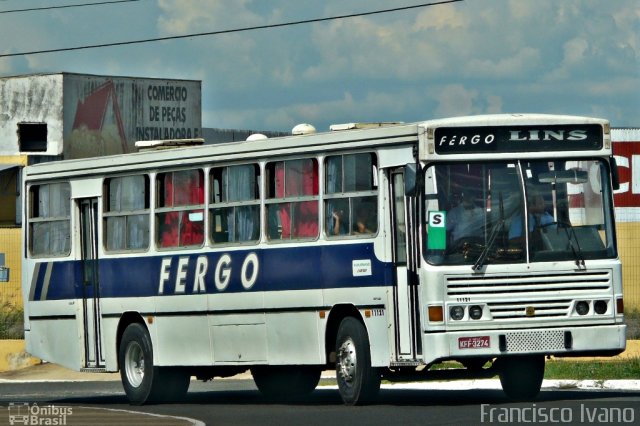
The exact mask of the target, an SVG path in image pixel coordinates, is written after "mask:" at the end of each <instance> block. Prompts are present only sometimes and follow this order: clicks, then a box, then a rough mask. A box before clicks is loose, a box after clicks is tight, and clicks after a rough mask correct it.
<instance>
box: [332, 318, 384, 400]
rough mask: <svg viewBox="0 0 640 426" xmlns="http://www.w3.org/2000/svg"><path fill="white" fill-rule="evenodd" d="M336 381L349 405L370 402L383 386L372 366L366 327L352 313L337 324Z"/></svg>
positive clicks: (376, 370)
mask: <svg viewBox="0 0 640 426" xmlns="http://www.w3.org/2000/svg"><path fill="white" fill-rule="evenodd" d="M336 381H337V382H338V390H339V392H340V396H341V397H342V400H343V401H344V403H345V404H346V405H362V404H368V403H371V402H373V401H375V399H376V397H377V395H378V392H379V390H380V371H379V370H378V369H377V368H374V367H372V366H371V353H370V345H369V336H368V335H367V330H366V328H365V327H364V324H362V323H361V322H360V321H358V320H357V319H355V318H353V317H347V318H345V319H343V320H342V322H341V323H340V327H339V328H338V334H337V337H336Z"/></svg>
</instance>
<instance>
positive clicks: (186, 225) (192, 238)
mask: <svg viewBox="0 0 640 426" xmlns="http://www.w3.org/2000/svg"><path fill="white" fill-rule="evenodd" d="M175 189H176V191H178V193H179V194H182V196H183V197H184V199H183V200H180V201H183V202H182V203H181V204H184V205H194V204H203V203H204V174H203V173H202V172H201V171H200V170H194V171H189V172H185V173H184V178H183V179H179V185H176V188H175ZM181 198H182V197H181ZM181 224H182V225H181V229H180V245H181V246H190V245H198V244H202V241H203V240H204V212H203V210H191V211H186V212H182V221H181Z"/></svg>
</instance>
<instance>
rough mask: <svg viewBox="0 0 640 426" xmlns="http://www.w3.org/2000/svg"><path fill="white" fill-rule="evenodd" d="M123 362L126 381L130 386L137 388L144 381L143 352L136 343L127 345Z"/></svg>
mask: <svg viewBox="0 0 640 426" xmlns="http://www.w3.org/2000/svg"><path fill="white" fill-rule="evenodd" d="M124 361H125V366H124V368H125V372H126V374H127V380H128V381H129V384H130V385H131V386H133V387H136V388H137V387H138V386H140V385H141V384H142V380H143V379H144V352H143V351H142V346H140V344H139V343H138V342H131V343H129V346H127V353H126V355H125V360H124Z"/></svg>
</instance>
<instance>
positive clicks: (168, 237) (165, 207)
mask: <svg viewBox="0 0 640 426" xmlns="http://www.w3.org/2000/svg"><path fill="white" fill-rule="evenodd" d="M156 183H157V189H158V209H157V210H158V213H157V224H158V227H157V232H158V234H157V241H158V245H159V246H160V247H182V246H194V245H201V244H202V242H203V241H204V226H203V224H204V210H203V204H204V174H203V172H202V170H183V171H176V172H169V173H160V174H158V175H157V178H156ZM194 207H195V208H194Z"/></svg>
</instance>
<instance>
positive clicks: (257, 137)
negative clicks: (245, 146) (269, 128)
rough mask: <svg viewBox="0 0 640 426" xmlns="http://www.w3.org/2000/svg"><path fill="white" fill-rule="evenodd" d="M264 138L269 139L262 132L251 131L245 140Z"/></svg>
mask: <svg viewBox="0 0 640 426" xmlns="http://www.w3.org/2000/svg"><path fill="white" fill-rule="evenodd" d="M265 139H269V138H268V137H267V136H266V135H263V134H262V133H253V134H251V135H249V136H248V137H247V141H248V142H251V141H262V140H265Z"/></svg>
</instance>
